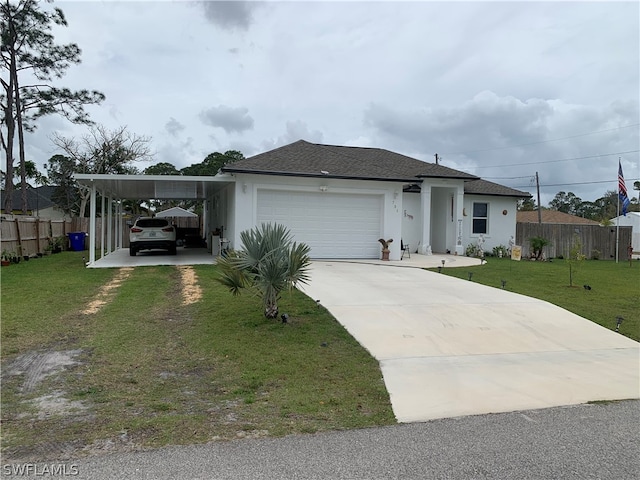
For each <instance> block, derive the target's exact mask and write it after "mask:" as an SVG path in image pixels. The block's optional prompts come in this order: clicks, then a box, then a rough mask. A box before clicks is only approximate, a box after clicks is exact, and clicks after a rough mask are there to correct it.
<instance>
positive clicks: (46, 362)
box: [3, 350, 82, 393]
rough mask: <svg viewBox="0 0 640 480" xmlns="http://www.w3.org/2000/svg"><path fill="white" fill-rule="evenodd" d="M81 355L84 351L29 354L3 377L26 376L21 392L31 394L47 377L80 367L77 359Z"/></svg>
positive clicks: (17, 361) (15, 363)
mask: <svg viewBox="0 0 640 480" xmlns="http://www.w3.org/2000/svg"><path fill="white" fill-rule="evenodd" d="M81 353H82V350H66V351H61V352H56V351H47V352H35V351H33V352H28V353H25V354H24V355H20V356H19V357H18V358H16V359H15V360H14V361H13V362H12V363H11V364H10V365H8V366H7V368H6V369H5V370H4V372H3V376H5V375H6V376H17V375H24V380H23V382H22V386H21V387H20V390H21V391H22V392H23V393H29V392H31V391H33V390H34V389H35V388H36V387H37V386H38V384H39V383H40V382H42V380H44V379H45V378H46V377H48V376H51V375H55V374H57V373H59V372H61V371H62V370H64V368H65V367H68V366H73V365H78V364H79V363H80V362H79V361H78V360H76V359H75V357H77V356H78V355H80V354H81Z"/></svg>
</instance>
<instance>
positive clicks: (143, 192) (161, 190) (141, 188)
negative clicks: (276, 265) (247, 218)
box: [74, 173, 235, 266]
mask: <svg viewBox="0 0 640 480" xmlns="http://www.w3.org/2000/svg"><path fill="white" fill-rule="evenodd" d="M74 178H75V180H76V181H77V182H78V183H79V184H80V186H81V187H84V188H87V189H88V190H89V192H90V200H89V232H88V233H89V261H88V263H87V266H94V265H95V262H96V241H97V239H98V232H97V228H96V227H97V222H101V224H100V225H101V228H100V232H101V233H100V235H101V236H102V238H100V240H101V241H100V258H103V257H104V256H105V255H109V254H111V253H112V252H114V251H116V250H119V249H121V248H122V245H123V243H122V240H123V236H124V234H125V232H124V231H123V228H122V222H119V221H117V222H115V227H114V226H113V219H114V216H115V218H116V219H121V218H122V216H123V213H124V212H123V206H122V200H137V199H139V200H200V201H202V202H203V232H204V233H205V235H206V236H207V241H210V239H209V238H208V236H209V235H208V232H209V231H210V230H211V226H212V225H215V223H214V224H212V223H211V222H212V221H213V222H215V219H213V220H212V216H211V214H210V211H209V208H210V207H209V205H210V204H211V199H214V197H216V196H217V195H219V193H220V192H222V191H223V190H224V189H226V188H227V187H229V186H230V185H233V184H234V183H235V178H234V177H233V176H231V175H218V176H215V177H212V176H181V175H109V174H84V173H78V174H75V175H74ZM98 195H100V197H101V199H100V201H101V209H100V210H101V212H104V213H103V214H102V215H101V216H100V217H99V218H98V208H97V199H98ZM105 227H106V228H105ZM114 240H115V241H114ZM105 246H106V248H105Z"/></svg>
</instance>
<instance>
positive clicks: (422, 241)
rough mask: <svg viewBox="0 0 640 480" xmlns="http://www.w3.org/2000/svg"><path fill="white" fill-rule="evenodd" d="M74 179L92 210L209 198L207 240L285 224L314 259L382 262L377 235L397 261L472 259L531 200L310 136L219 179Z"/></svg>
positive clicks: (506, 232) (511, 226)
mask: <svg viewBox="0 0 640 480" xmlns="http://www.w3.org/2000/svg"><path fill="white" fill-rule="evenodd" d="M75 178H76V180H78V182H80V183H81V184H83V185H85V186H87V187H89V188H90V189H91V190H93V194H92V198H93V199H94V201H93V202H92V207H91V210H92V212H95V211H96V205H95V199H96V197H97V194H101V195H102V196H103V197H106V198H107V200H108V201H115V200H118V199H126V198H149V199H194V200H202V201H203V212H204V213H203V225H204V227H203V228H204V231H205V232H209V234H208V235H207V237H208V238H207V240H208V241H210V234H211V232H213V231H217V232H220V233H222V237H223V238H225V239H227V240H228V241H229V245H230V247H231V248H241V240H240V233H241V232H242V231H244V230H247V229H250V228H253V227H255V226H257V225H260V224H261V223H264V222H278V223H282V224H284V225H285V226H286V227H288V228H289V229H290V230H291V232H292V234H293V236H294V240H296V241H298V242H305V243H307V244H309V246H310V247H311V256H312V258H380V252H381V245H380V243H378V239H379V238H384V239H390V238H392V239H393V240H394V241H393V243H392V244H391V246H390V249H391V254H390V259H391V260H400V257H401V248H400V247H401V243H404V244H408V245H409V247H410V249H411V251H412V252H416V251H417V252H419V253H423V254H430V253H432V252H433V253H446V252H450V253H452V254H458V255H464V252H465V249H466V247H467V246H468V245H469V244H475V243H477V242H478V240H479V239H482V240H484V246H483V248H484V250H488V251H490V250H491V249H492V248H493V247H494V246H497V245H506V244H507V243H508V241H509V238H510V237H511V236H512V235H515V231H516V210H517V202H518V200H519V199H521V198H529V197H531V195H530V194H529V193H527V192H523V191H520V190H515V189H512V188H508V187H504V186H502V185H498V184H495V183H491V182H487V181H485V180H482V179H480V178H478V177H476V176H474V175H470V174H468V173H465V172H461V171H459V170H454V169H452V168H449V167H445V166H443V165H437V164H434V163H428V162H423V161H421V160H417V159H415V158H411V157H407V156H405V155H400V154H398V153H394V152H390V151H388V150H384V149H380V148H361V147H344V146H333V145H319V144H313V143H309V142H306V141H303V140H300V141H298V142H295V143H292V144H290V145H285V146H283V147H280V148H277V149H275V150H271V151H268V152H265V153H261V154H259V155H255V156H253V157H250V158H247V159H243V160H239V161H237V162H234V163H231V164H228V165H226V166H224V167H223V168H222V169H221V172H220V173H219V174H218V175H216V176H215V177H196V176H171V175H92V174H78V175H76V176H75ZM114 205H116V207H115V208H116V214H117V208H118V207H117V202H116V203H114ZM93 218H94V219H95V216H93ZM94 221H95V220H94ZM481 235H482V237H480V236H481ZM90 250H91V249H90ZM90 255H91V253H90ZM90 261H92V259H90Z"/></svg>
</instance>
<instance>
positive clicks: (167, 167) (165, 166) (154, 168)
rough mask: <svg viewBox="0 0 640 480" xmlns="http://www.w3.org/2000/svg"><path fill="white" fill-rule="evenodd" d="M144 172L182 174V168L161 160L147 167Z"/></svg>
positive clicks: (148, 173)
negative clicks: (179, 168)
mask: <svg viewBox="0 0 640 480" xmlns="http://www.w3.org/2000/svg"><path fill="white" fill-rule="evenodd" d="M142 173H144V174H145V175H180V170H178V169H177V168H176V167H175V166H174V165H173V164H171V163H168V162H160V163H156V164H155V165H151V166H149V167H147V168H145V169H144V170H143V172H142Z"/></svg>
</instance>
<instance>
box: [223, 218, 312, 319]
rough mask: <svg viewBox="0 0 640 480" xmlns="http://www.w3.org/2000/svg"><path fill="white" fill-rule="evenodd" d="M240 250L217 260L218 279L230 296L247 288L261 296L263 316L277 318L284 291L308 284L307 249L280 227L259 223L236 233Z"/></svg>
mask: <svg viewBox="0 0 640 480" xmlns="http://www.w3.org/2000/svg"><path fill="white" fill-rule="evenodd" d="M240 238H241V239H242V244H243V246H244V249H243V250H240V251H238V252H234V253H233V254H231V255H229V256H227V257H223V258H222V259H220V261H218V267H219V268H220V278H219V279H218V280H219V281H220V282H221V283H222V284H223V285H225V286H226V287H228V288H229V290H230V291H231V293H233V294H234V295H238V294H239V293H240V292H241V290H242V289H244V288H247V289H250V290H253V291H255V292H257V293H258V294H259V295H261V296H262V302H263V306H264V316H265V317H267V318H276V317H277V316H278V300H279V299H280V293H281V292H282V291H283V290H285V289H292V288H294V287H295V286H297V285H298V284H299V283H304V284H306V283H308V281H309V266H310V263H311V260H310V258H309V251H310V248H309V246H308V245H306V244H304V243H296V242H293V241H292V239H291V233H290V232H289V231H288V230H287V229H286V227H284V226H283V225H278V224H271V223H267V224H264V223H263V224H262V226H261V227H260V228H258V227H256V228H253V229H251V230H245V231H243V232H242V233H240Z"/></svg>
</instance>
